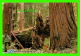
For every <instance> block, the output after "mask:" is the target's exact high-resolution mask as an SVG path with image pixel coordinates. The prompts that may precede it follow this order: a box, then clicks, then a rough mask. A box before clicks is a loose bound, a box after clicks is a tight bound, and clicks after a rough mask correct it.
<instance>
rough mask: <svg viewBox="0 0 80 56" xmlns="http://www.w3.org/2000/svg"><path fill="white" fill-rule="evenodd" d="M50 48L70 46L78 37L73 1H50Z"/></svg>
mask: <svg viewBox="0 0 80 56" xmlns="http://www.w3.org/2000/svg"><path fill="white" fill-rule="evenodd" d="M49 9H50V48H51V49H55V48H63V47H69V46H70V40H71V38H72V37H76V29H77V27H76V24H75V19H74V12H73V7H72V4H71V3H50V4H49Z"/></svg>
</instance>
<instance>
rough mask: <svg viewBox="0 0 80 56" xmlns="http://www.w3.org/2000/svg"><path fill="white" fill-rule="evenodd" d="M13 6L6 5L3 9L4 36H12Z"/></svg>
mask: <svg viewBox="0 0 80 56" xmlns="http://www.w3.org/2000/svg"><path fill="white" fill-rule="evenodd" d="M11 20H12V4H11V3H4V8H3V34H5V35H10V31H11V30H12V27H11V26H12V23H11Z"/></svg>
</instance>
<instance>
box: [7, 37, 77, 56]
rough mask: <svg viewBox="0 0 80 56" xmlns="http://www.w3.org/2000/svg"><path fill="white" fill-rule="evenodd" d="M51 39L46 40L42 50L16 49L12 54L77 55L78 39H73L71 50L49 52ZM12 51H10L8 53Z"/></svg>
mask: <svg viewBox="0 0 80 56" xmlns="http://www.w3.org/2000/svg"><path fill="white" fill-rule="evenodd" d="M49 43H50V38H45V41H44V46H43V48H42V49H38V50H33V49H31V48H25V49H20V50H18V49H14V50H15V51H14V52H12V53H57V54H58V53H77V39H72V46H71V48H65V49H63V50H54V51H53V50H49V46H50V44H49ZM9 51H10V53H11V50H8V52H9Z"/></svg>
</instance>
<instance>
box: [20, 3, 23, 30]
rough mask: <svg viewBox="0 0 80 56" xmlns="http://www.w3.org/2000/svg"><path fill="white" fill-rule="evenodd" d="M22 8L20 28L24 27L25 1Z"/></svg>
mask: <svg viewBox="0 0 80 56" xmlns="http://www.w3.org/2000/svg"><path fill="white" fill-rule="evenodd" d="M21 10H23V11H22V12H20V30H22V29H23V28H24V3H21Z"/></svg>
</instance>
